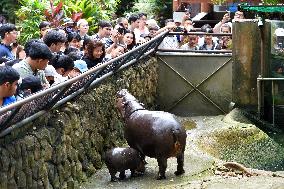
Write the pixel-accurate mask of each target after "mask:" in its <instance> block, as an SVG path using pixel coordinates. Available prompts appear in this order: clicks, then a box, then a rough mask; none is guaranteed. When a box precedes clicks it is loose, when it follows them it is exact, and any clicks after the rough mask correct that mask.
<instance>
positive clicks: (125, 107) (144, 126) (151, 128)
mask: <svg viewBox="0 0 284 189" xmlns="http://www.w3.org/2000/svg"><path fill="white" fill-rule="evenodd" d="M117 96H118V98H117V108H118V110H119V111H120V113H121V115H122V117H123V118H124V120H125V126H124V136H125V139H126V140H127V143H128V144H129V146H130V147H132V148H135V149H136V150H138V151H139V152H141V154H143V155H144V157H145V156H149V157H152V158H156V159H157V161H158V165H159V173H158V178H157V179H159V180H160V179H165V178H166V176H165V171H166V168H167V159H168V158H170V157H176V158H177V164H178V165H177V171H176V172H175V174H176V175H180V174H183V173H184V169H183V165H184V150H185V145H186V131H185V129H184V128H183V127H182V126H181V125H180V124H179V122H178V121H177V120H176V119H175V118H174V116H173V115H172V114H170V113H167V112H163V111H149V110H146V109H145V108H144V107H143V106H142V105H141V104H140V103H139V102H138V101H137V99H136V98H135V97H134V96H132V95H131V94H130V93H129V92H128V91H127V90H126V89H122V90H120V91H119V92H118V93H117Z"/></svg>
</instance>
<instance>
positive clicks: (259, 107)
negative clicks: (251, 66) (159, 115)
mask: <svg viewBox="0 0 284 189" xmlns="http://www.w3.org/2000/svg"><path fill="white" fill-rule="evenodd" d="M259 78H261V75H259V76H258V78H257V113H258V118H261V106H262V93H261V80H260V79H259Z"/></svg>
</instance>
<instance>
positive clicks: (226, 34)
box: [166, 32, 232, 36]
mask: <svg viewBox="0 0 284 189" xmlns="http://www.w3.org/2000/svg"><path fill="white" fill-rule="evenodd" d="M166 35H212V36H232V33H206V32H187V33H184V32H169V33H167V34H166Z"/></svg>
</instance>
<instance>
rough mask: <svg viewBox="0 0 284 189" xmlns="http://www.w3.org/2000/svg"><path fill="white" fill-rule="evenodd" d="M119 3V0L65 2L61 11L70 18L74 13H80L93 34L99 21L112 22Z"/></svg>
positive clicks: (75, 0)
mask: <svg viewBox="0 0 284 189" xmlns="http://www.w3.org/2000/svg"><path fill="white" fill-rule="evenodd" d="M119 2H120V0H104V1H103V0H96V1H95V0H81V1H77V0H69V1H67V0H66V1H65V4H64V8H63V9H64V11H65V14H66V16H67V17H71V15H72V13H74V12H76V13H78V12H82V13H83V16H82V18H85V19H86V20H87V21H88V22H89V25H90V29H89V31H90V33H94V32H95V30H96V27H97V23H98V21H99V20H102V19H104V20H112V19H111V18H112V16H113V14H114V13H115V10H116V7H117V5H118V3H119Z"/></svg>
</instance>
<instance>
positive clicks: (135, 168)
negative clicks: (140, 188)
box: [105, 147, 146, 181]
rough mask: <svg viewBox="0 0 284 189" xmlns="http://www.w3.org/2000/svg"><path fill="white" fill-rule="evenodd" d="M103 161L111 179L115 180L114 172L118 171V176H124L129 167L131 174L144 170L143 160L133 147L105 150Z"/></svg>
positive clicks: (122, 177) (121, 177)
mask: <svg viewBox="0 0 284 189" xmlns="http://www.w3.org/2000/svg"><path fill="white" fill-rule="evenodd" d="M105 163H106V166H107V168H108V171H109V174H110V176H111V181H117V178H116V176H115V174H116V173H117V172H120V174H119V178H120V179H124V178H125V170H127V169H130V171H131V176H132V177H133V176H136V175H137V174H138V173H141V174H142V173H144V172H145V163H146V162H145V160H144V159H143V158H142V157H141V155H140V153H139V152H138V151H137V150H135V149H133V148H129V147H128V148H113V149H111V150H108V151H107V152H106V156H105Z"/></svg>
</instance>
